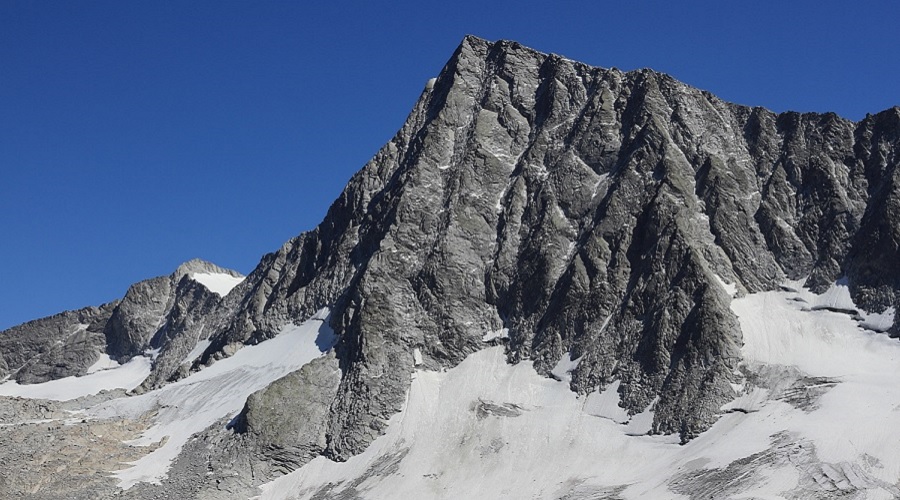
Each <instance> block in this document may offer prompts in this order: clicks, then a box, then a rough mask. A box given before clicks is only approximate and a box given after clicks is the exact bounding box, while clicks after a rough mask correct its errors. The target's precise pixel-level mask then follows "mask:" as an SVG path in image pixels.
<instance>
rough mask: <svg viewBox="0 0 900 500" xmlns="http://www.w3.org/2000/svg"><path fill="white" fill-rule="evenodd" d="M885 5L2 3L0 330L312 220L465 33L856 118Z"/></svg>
mask: <svg viewBox="0 0 900 500" xmlns="http://www.w3.org/2000/svg"><path fill="white" fill-rule="evenodd" d="M898 5H900V3H898V2H893V1H891V2H889V1H883V2H866V1H861V2H838V1H794V0H791V1H785V0H781V1H779V2H770V1H762V2H759V1H758V2H723V1H715V2H713V1H710V2H690V1H688V2H671V1H670V2H640V1H637V2H607V1H599V0H594V1H566V0H562V1H552V2H551V1H541V2H525V1H517V2H513V1H499V2H487V3H485V2H475V1H468V0H466V1H455V2H446V1H444V2H429V1H416V2H407V1H393V2H383V3H382V5H376V2H364V1H359V2H343V1H332V2H301V1H299V0H297V1H290V2H287V1H285V2H250V1H214V2H213V1H209V2H188V1H143V2H138V1H134V2H131V1H129V2H121V1H89V2H59V1H54V2H50V1H42V0H34V1H31V0H18V1H12V0H0V103H2V107H0V214H2V215H0V328H6V327H9V326H12V325H13V324H17V323H20V322H23V321H26V320H29V319H34V318H37V317H40V316H44V315H49V314H52V313H55V312H59V311H61V310H64V309H74V308H78V307H82V306H86V305H93V304H100V303H102V302H105V301H109V300H112V299H115V298H118V297H121V296H122V295H123V294H124V293H125V290H126V289H127V287H128V285H129V284H131V283H132V282H134V281H138V280H140V279H144V278H149V277H152V276H157V275H163V274H168V273H170V272H172V270H174V269H175V267H176V266H177V265H178V264H179V263H180V262H182V261H185V260H188V259H191V258H193V257H201V258H205V259H208V260H211V261H213V262H216V263H218V264H220V265H223V266H226V267H231V268H234V269H237V270H239V271H241V272H244V273H248V272H250V271H251V270H252V269H253V267H254V266H255V265H256V264H257V262H258V260H259V258H260V257H261V256H262V255H263V254H264V253H266V252H269V251H273V250H275V249H277V248H278V247H279V246H280V245H281V243H283V242H284V241H285V240H287V239H288V238H290V237H292V236H294V235H296V234H299V233H300V232H302V231H304V230H308V229H311V228H312V227H314V226H315V224H317V223H318V222H319V220H320V219H321V218H322V216H323V215H324V214H325V211H326V210H327V208H328V206H329V204H330V203H331V201H332V200H333V199H334V198H335V197H336V196H337V195H338V193H339V192H340V190H341V189H342V187H343V185H344V184H345V183H346V181H347V180H348V179H349V177H350V176H351V175H352V173H353V172H355V171H356V170H357V169H359V168H360V167H361V166H362V165H363V164H364V163H365V162H366V161H367V160H368V159H369V157H370V156H371V155H373V154H374V153H375V151H376V150H377V149H378V148H379V147H380V146H381V145H382V144H383V143H385V142H386V141H387V140H388V139H389V138H390V137H391V136H392V135H393V134H394V132H395V131H396V130H397V129H398V128H399V127H400V125H401V124H402V123H403V120H404V119H405V117H406V114H407V113H408V112H409V110H410V108H411V106H412V105H413V103H414V102H415V100H416V98H417V96H418V94H419V92H420V91H421V89H422V87H423V85H424V84H425V82H426V81H427V80H428V79H429V78H430V77H432V76H435V75H436V74H437V73H438V71H439V70H440V69H441V67H442V66H443V64H444V63H445V62H446V60H447V59H448V58H449V57H450V55H451V53H452V52H453V50H454V49H455V47H456V46H457V45H458V44H459V42H460V40H461V39H462V37H463V36H464V35H465V34H467V33H471V34H475V35H478V36H481V37H483V38H487V39H491V40H496V39H500V38H506V39H513V40H517V41H519V42H521V43H523V44H525V45H528V46H531V47H534V48H536V49H539V50H542V51H545V52H555V53H559V54H562V55H565V56H567V57H569V58H572V59H576V60H581V61H584V62H586V63H589V64H593V65H597V66H604V67H611V66H615V67H618V68H620V69H625V70H628V69H635V68H641V67H650V68H653V69H656V70H659V71H664V72H667V73H669V74H671V75H673V76H675V77H676V78H679V79H681V80H682V81H685V82H687V83H690V84H692V85H695V86H698V87H701V88H704V89H707V90H710V91H712V92H713V93H715V94H717V95H719V96H720V97H722V98H724V99H727V100H730V101H734V102H739V103H742V104H748V105H760V106H765V107H768V108H770V109H773V110H775V111H785V110H789V109H790V110H799V111H836V112H838V113H839V114H841V115H843V116H846V117H848V118H852V119H859V118H862V117H863V116H865V114H866V113H867V112H877V111H880V110H882V109H884V108H888V107H890V106H893V105H898V104H900V91H898V89H900V86H898V82H900V67H898V65H900V56H898V52H897V51H898V48H900V30H898V29H897V23H898V21H900V7H898Z"/></svg>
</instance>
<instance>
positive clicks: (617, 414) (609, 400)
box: [583, 380, 631, 424]
mask: <svg viewBox="0 0 900 500" xmlns="http://www.w3.org/2000/svg"><path fill="white" fill-rule="evenodd" d="M619 385H620V382H619V381H618V380H616V381H615V382H613V383H611V384H609V386H607V387H606V389H605V390H603V391H602V392H600V391H597V392H592V393H591V394H589V395H588V396H587V398H585V401H584V406H583V410H584V412H585V413H587V414H588V415H594V416H595V417H600V418H607V419H609V420H612V421H613V422H616V423H619V424H627V423H628V420H630V419H631V417H630V416H629V415H628V412H627V411H625V408H622V407H621V406H620V405H619V400H620V398H619Z"/></svg>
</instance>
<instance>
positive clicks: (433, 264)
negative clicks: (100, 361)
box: [0, 37, 900, 498]
mask: <svg viewBox="0 0 900 500" xmlns="http://www.w3.org/2000/svg"><path fill="white" fill-rule="evenodd" d="M898 148H900V108H892V109H889V110H886V111H883V112H881V113H878V114H876V115H871V116H868V117H866V118H865V119H864V120H862V121H860V122H852V121H849V120H845V119H843V118H840V117H838V116H836V115H834V114H814V113H807V114H799V113H792V112H788V113H782V114H775V113H772V112H770V111H768V110H765V109H763V108H750V107H746V106H740V105H735V104H731V103H726V102H723V101H721V100H719V99H717V98H716V97H715V96H713V95H711V94H709V93H707V92H703V91H700V90H697V89H694V88H692V87H689V86H687V85H685V84H682V83H680V82H678V81H676V80H674V79H672V78H671V77H669V76H667V75H663V74H659V73H655V72H653V71H650V70H638V71H632V72H621V71H618V70H616V69H603V68H595V67H591V66H587V65H584V64H581V63H578V62H574V61H571V60H568V59H565V58H563V57H560V56H557V55H548V54H543V53H540V52H537V51H534V50H532V49H529V48H526V47H523V46H521V45H519V44H517V43H515V42H508V41H500V42H496V43H491V42H488V41H485V40H481V39H478V38H475V37H466V38H465V39H464V40H463V42H462V44H461V45H460V46H459V48H458V49H457V50H456V52H455V53H454V54H453V56H452V57H451V59H450V61H449V62H448V63H447V65H446V66H445V67H444V69H443V70H442V71H441V73H440V75H439V76H438V77H437V78H436V79H434V80H432V81H430V82H428V84H427V85H426V87H425V89H424V91H423V93H422V95H421V96H420V98H419V100H418V102H417V103H416V105H415V107H414V108H413V111H412V113H411V114H410V116H409V118H408V119H407V121H406V123H405V124H404V125H403V127H402V128H401V129H400V131H399V132H398V133H397V135H396V136H395V137H394V138H393V139H392V140H391V141H390V142H389V143H388V144H387V145H385V146H384V147H383V148H382V149H381V150H380V151H379V152H378V153H377V154H376V155H375V157H374V158H373V159H372V160H371V161H370V162H369V163H368V164H367V165H366V166H365V167H364V168H363V169H362V170H361V171H359V172H358V173H357V174H356V175H355V176H354V177H353V178H352V179H351V181H350V183H349V184H348V186H347V187H346V188H345V190H344V191H343V192H342V193H341V195H340V197H339V198H338V199H337V201H335V203H334V204H333V205H332V207H331V208H330V210H329V211H328V214H327V216H326V217H325V220H324V221H323V222H322V223H321V224H320V225H319V226H318V227H317V228H315V229H314V230H312V231H310V232H307V233H304V234H302V235H300V236H298V237H296V238H294V239H292V240H290V241H288V242H287V243H285V244H284V245H283V246H282V248H281V249H279V250H278V251H277V252H275V253H272V254H269V255H266V256H264V257H263V259H262V261H261V262H260V264H259V265H258V266H257V268H256V269H255V270H254V271H253V272H252V273H251V274H250V275H249V276H247V278H246V279H245V280H243V281H242V282H241V283H240V284H239V285H237V286H236V287H235V288H234V289H233V290H231V291H230V293H227V295H225V296H224V298H221V297H219V296H218V295H217V294H214V293H212V292H210V291H209V290H208V289H207V288H205V287H203V286H199V285H197V284H196V283H195V282H194V281H192V280H184V279H182V276H184V273H180V272H176V273H175V274H174V275H173V276H171V277H168V278H157V279H155V280H150V281H147V282H142V283H140V284H137V285H135V286H133V287H132V288H131V289H130V290H129V292H128V294H127V295H126V297H125V298H124V299H123V300H122V301H121V302H119V303H117V304H109V305H105V306H101V307H99V308H88V309H85V310H81V311H76V312H69V313H63V314H62V315H59V316H54V317H51V318H47V319H44V320H38V321H36V322H31V323H27V324H25V325H22V326H20V327H16V328H13V329H10V330H7V331H5V332H2V333H0V356H2V357H0V368H2V369H3V370H5V371H4V373H7V374H10V375H11V376H13V377H14V378H15V380H17V381H18V382H20V383H23V384H25V383H34V382H42V381H46V380H49V379H58V378H61V377H66V376H69V375H81V374H85V373H86V372H87V370H88V367H89V366H91V365H92V364H93V363H95V362H96V360H97V358H98V357H100V356H101V351H105V354H107V355H109V356H111V357H112V358H114V359H116V360H118V361H127V360H129V359H131V358H133V357H135V356H139V355H141V354H142V353H143V352H144V351H146V349H153V348H158V349H160V351H159V352H158V357H156V358H155V360H154V364H153V368H152V370H151V371H150V375H149V376H148V378H146V379H145V380H144V382H143V383H142V384H141V386H140V387H139V388H138V389H137V390H136V391H135V392H136V393H142V392H143V393H146V394H145V396H146V395H152V394H156V393H155V392H154V391H164V390H165V388H166V387H167V384H178V383H180V382H179V381H182V380H183V382H185V383H186V382H187V381H188V380H191V378H190V377H193V376H195V374H203V373H204V371H206V370H211V369H212V368H213V367H215V366H216V365H217V364H219V363H225V362H227V361H228V360H229V359H231V358H233V357H236V356H237V354H235V353H240V351H241V350H243V349H255V348H256V347H257V345H259V347H262V346H263V345H265V344H266V343H267V342H270V339H273V338H275V337H276V336H278V335H279V334H280V333H282V332H284V331H285V330H284V329H285V325H288V324H290V323H291V322H293V323H298V324H299V323H301V322H303V321H305V320H307V319H308V318H311V317H313V316H314V315H315V314H316V313H317V311H324V310H327V311H328V312H329V315H328V316H327V324H328V326H329V327H330V329H333V333H334V334H335V337H334V338H335V342H336V343H335V344H334V346H333V349H332V348H331V344H330V343H329V344H328V345H324V344H323V345H321V346H320V347H323V352H327V354H325V355H322V356H320V357H315V358H314V359H313V358H310V359H311V360H310V361H309V362H308V363H306V362H304V363H305V364H304V365H303V366H302V368H301V367H299V366H298V367H296V369H295V370H294V371H291V372H290V373H289V374H287V375H285V376H284V377H283V378H280V379H278V380H277V381H274V382H273V383H272V384H271V385H269V386H268V387H266V388H263V389H261V390H259V391H258V392H255V393H254V394H253V395H252V396H251V397H249V398H248V399H246V403H245V404H244V403H243V400H241V404H243V409H242V410H240V411H239V412H237V414H229V415H226V414H223V415H220V416H219V417H220V418H221V419H222V420H221V421H217V422H216V423H215V425H213V426H211V427H209V428H208V429H206V430H205V431H203V432H201V433H200V434H199V435H198V436H199V437H198V438H196V439H192V440H190V441H185V442H184V443H183V447H181V448H178V450H176V451H177V452H178V453H180V454H179V455H178V458H175V459H174V461H173V462H172V464H173V465H172V469H171V470H168V472H166V474H167V475H163V476H153V475H150V476H148V478H149V479H151V480H155V481H162V484H161V485H159V486H153V485H148V484H147V483H144V482H140V481H137V482H134V483H132V484H128V486H129V489H128V490H126V495H133V496H135V497H147V498H150V497H153V496H154V495H162V496H165V495H173V494H178V495H183V496H195V497H200V498H202V497H209V498H217V497H222V496H223V495H225V496H228V495H233V496H235V497H240V496H241V495H246V494H249V493H248V492H252V491H255V490H254V487H255V486H257V485H259V484H260V483H262V482H265V481H270V480H272V479H275V478H276V477H278V476H280V475H282V474H284V473H286V472H290V471H293V470H296V469H298V468H300V467H301V466H303V465H304V464H306V463H308V462H310V461H311V460H313V459H316V457H325V458H327V459H331V460H336V461H344V460H348V459H350V458H351V457H354V456H356V455H358V454H360V453H362V452H363V451H364V450H366V449H367V447H369V446H370V445H371V444H372V442H373V441H374V440H375V439H376V438H378V437H379V436H381V435H383V434H384V433H385V432H386V431H387V429H388V426H389V422H390V419H391V417H393V416H395V415H396V414H397V413H398V412H400V411H401V409H403V408H404V407H405V405H406V404H407V395H408V394H409V391H410V384H411V381H412V379H413V376H414V373H416V372H417V370H425V371H440V370H443V369H450V368H453V367H456V366H457V365H459V364H460V363H462V362H463V360H466V359H467V358H468V357H469V356H470V355H472V354H473V353H476V352H478V351H482V350H484V349H486V348H491V347H492V346H498V345H502V346H504V352H505V356H506V359H507V361H508V362H509V363H520V362H523V361H527V362H528V363H530V364H531V365H532V366H533V367H534V370H536V371H537V372H538V373H540V374H543V375H547V376H550V377H553V378H556V379H558V380H563V381H564V382H565V383H567V384H568V386H569V388H570V389H571V390H572V391H574V392H575V393H577V394H581V395H589V394H596V393H598V391H603V390H605V389H608V388H609V387H615V388H616V393H617V395H618V401H619V403H618V406H619V407H620V409H621V410H622V411H624V412H625V417H623V418H625V419H626V420H627V419H628V418H629V416H633V415H638V414H643V415H650V416H651V417H650V418H651V419H652V421H651V422H650V423H649V425H648V427H647V429H644V431H645V432H646V431H649V432H650V433H651V434H667V435H676V436H678V439H679V440H680V441H681V442H688V441H690V440H692V439H694V438H697V436H699V435H701V433H703V432H704V431H706V430H707V429H709V428H710V426H712V425H713V424H714V423H715V422H716V421H717V420H718V419H720V418H721V416H722V415H723V413H724V412H725V411H726V410H723V407H725V406H726V405H728V404H729V403H731V402H732V401H733V400H734V399H735V397H736V395H737V394H738V390H737V389H736V387H739V386H741V385H742V384H745V383H747V380H748V378H747V377H748V372H747V371H746V370H744V369H742V366H743V365H742V361H743V359H744V357H745V353H743V352H742V345H744V339H743V336H742V335H743V334H742V331H743V330H742V324H741V322H739V319H738V316H737V314H736V313H735V312H734V311H733V310H732V300H733V296H735V295H736V296H743V295H745V294H748V293H751V294H752V293H756V292H763V291H767V290H776V289H778V287H779V286H780V285H782V284H784V283H785V282H786V281H788V280H805V282H804V283H805V286H806V287H808V288H809V290H811V292H817V293H821V292H825V291H827V290H829V289H830V287H833V286H834V285H835V283H836V282H837V283H840V284H841V286H844V287H845V288H846V290H847V291H848V292H849V296H850V299H848V300H844V301H841V302H840V303H839V304H837V303H835V304H831V305H829V304H827V303H825V304H820V306H821V307H823V308H826V309H828V308H830V309H831V310H834V311H837V312H839V313H840V312H844V313H850V314H852V315H856V316H855V317H859V318H860V321H862V320H863V319H865V318H863V316H864V314H863V313H865V314H868V315H878V314H881V315H882V316H883V317H882V319H881V320H879V321H868V322H863V323H864V324H865V325H866V326H868V327H869V328H870V329H876V330H885V331H887V333H888V334H890V335H892V336H895V335H897V334H900V326H898V324H897V323H896V322H894V319H893V314H892V312H893V308H895V307H897V304H898V296H897V291H898V290H900V266H898V245H900V225H898V224H897V223H896V222H895V221H896V220H898V216H900V177H898V168H897V167H898V163H900V157H898ZM216 272H225V271H223V270H217V271H216ZM848 304H850V305H848ZM851 306H852V308H856V309H854V310H851ZM884 318H887V319H884ZM329 338H330V337H329ZM318 344H320V342H318V341H317V345H318ZM198 346H199V347H198ZM248 352H250V351H248ZM252 352H256V351H252ZM314 354H317V353H314ZM248 356H249V355H248ZM304 359H306V358H304ZM229 366H230V365H229ZM284 366H289V365H284ZM420 373H421V372H420ZM185 377H187V378H185ZM801 378H802V377H801ZM173 386H174V387H179V386H175V385H173ZM173 391H175V389H172V390H171V391H170V392H173ZM160 394H163V393H160ZM140 397H144V396H140ZM160 397H161V396H160ZM113 399H116V398H113ZM119 399H121V398H119ZM126 399H127V398H126ZM161 400H162V399H160V401H161ZM501 403H502V402H501ZM501 403H496V404H495V403H489V404H488V406H479V407H478V408H481V410H479V411H481V412H482V414H485V415H488V414H490V415H494V414H497V412H499V413H501V414H502V413H504V412H510V411H512V412H513V413H514V412H515V411H517V410H515V409H511V407H508V406H503V404H501ZM160 404H161V403H160ZM498 404H499V406H497V405H498ZM491 405H494V406H491ZM83 406H84V405H83ZM126 406H127V405H126ZM648 410H652V413H646V412H647V411H648ZM135 411H136V410H135ZM160 411H162V410H160ZM485 412H487V413H485ZM101 413H102V412H101ZM163 413H164V412H163ZM96 415H100V413H97V414H96ZM98 418H99V417H98ZM142 418H143V417H142ZM147 418H150V417H147ZM129 421H130V420H129ZM179 446H181V445H179ZM163 448H165V446H163ZM598 451H599V450H598ZM104 467H105V466H104ZM112 482H113V483H115V481H112ZM120 485H121V483H120ZM132 486H133V487H132ZM85 488H87V489H89V490H90V491H116V488H115V486H114V484H107V485H106V486H104V488H109V489H108V490H104V489H103V488H100V489H99V490H98V488H99V487H98V486H97V485H96V484H93V483H92V484H91V485H90V486H85ZM573 488H575V487H574V486H573ZM673 488H675V487H674V486H673ZM677 489H678V488H675V490H677ZM682 489H683V488H682ZM226 491H227V492H230V493H223V492H226ZM573 491H574V490H573ZM615 491H618V490H615V488H614V489H613V490H610V492H609V495H610V497H612V495H614V494H615V493H614V492H615ZM673 491H674V490H673ZM713 497H715V496H713Z"/></svg>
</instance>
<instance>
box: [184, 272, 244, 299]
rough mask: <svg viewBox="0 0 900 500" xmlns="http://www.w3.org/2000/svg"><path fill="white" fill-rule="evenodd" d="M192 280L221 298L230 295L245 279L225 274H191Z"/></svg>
mask: <svg viewBox="0 0 900 500" xmlns="http://www.w3.org/2000/svg"><path fill="white" fill-rule="evenodd" d="M191 279H192V280H194V281H196V282H197V283H200V284H201V285H203V286H205V287H206V288H207V290H209V291H210V292H213V293H215V294H217V295H219V296H220V297H224V296H226V295H228V292H230V291H231V290H232V289H233V288H234V287H236V286H238V285H239V284H240V283H241V282H242V281H244V278H243V277H235V276H232V275H230V274H225V273H191Z"/></svg>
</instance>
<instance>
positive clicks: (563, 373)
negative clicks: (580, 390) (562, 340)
mask: <svg viewBox="0 0 900 500" xmlns="http://www.w3.org/2000/svg"><path fill="white" fill-rule="evenodd" d="M580 362H581V358H578V359H572V353H571V352H567V353H565V354H563V355H562V357H561V358H559V361H557V362H556V366H554V367H553V369H552V370H550V374H551V375H553V376H554V377H555V378H556V380H560V381H563V382H571V381H572V375H571V373H572V372H573V371H575V369H576V368H578V363H580Z"/></svg>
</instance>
